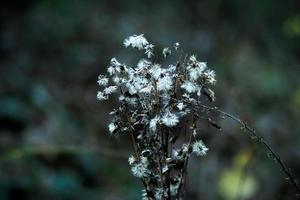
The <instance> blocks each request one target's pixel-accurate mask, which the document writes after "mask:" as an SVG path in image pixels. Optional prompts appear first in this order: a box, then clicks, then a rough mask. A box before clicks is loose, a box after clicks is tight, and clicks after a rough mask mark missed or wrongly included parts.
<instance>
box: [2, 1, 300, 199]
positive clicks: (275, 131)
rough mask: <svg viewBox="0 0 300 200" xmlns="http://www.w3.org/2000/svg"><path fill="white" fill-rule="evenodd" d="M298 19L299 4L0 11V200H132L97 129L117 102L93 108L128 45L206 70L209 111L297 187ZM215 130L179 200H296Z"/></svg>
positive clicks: (118, 159)
mask: <svg viewBox="0 0 300 200" xmlns="http://www.w3.org/2000/svg"><path fill="white" fill-rule="evenodd" d="M299 11H300V2H299V1H297V0H285V1H275V0H274V1H271V0H256V1H239V0H227V1H225V0H224V1H222V0H207V1H192V0H185V1H184V0H182V1H180V0H172V1H171V0H170V1H158V0H151V1H150V0H149V1H141V0H131V1H125V0H123V1H122V0H119V1H116V0H110V1H109V0H103V1H101V0H99V1H96V0H81V1H79V0H27V1H15V0H10V1H1V3H0V152H1V154H0V169H1V170H0V199H18V200H20V199H43V200H47V199H64V200H71V199H91V200H93V199H108V200H118V199H130V200H134V199H140V198H141V197H140V193H141V192H140V190H141V184H140V182H139V181H138V180H137V179H135V178H133V177H132V176H131V174H130V171H129V170H130V169H129V167H128V165H127V156H128V155H129V152H130V149H131V148H130V147H131V146H130V142H129V140H128V139H129V138H128V136H126V135H124V136H121V137H120V138H119V139H118V140H113V139H112V138H110V137H109V136H108V131H107V128H106V126H107V123H108V122H109V116H108V113H109V111H110V110H111V109H112V108H113V106H114V104H116V103H117V101H110V102H109V103H100V102H98V101H97V100H96V93H97V90H98V86H97V83H96V81H97V76H98V74H100V73H104V72H105V70H106V66H107V65H108V63H109V60H110V58H111V57H117V58H119V59H120V60H124V61H128V60H132V58H133V57H135V56H137V55H139V54H135V53H134V54H132V53H133V52H134V51H131V50H127V49H125V48H123V47H122V41H123V39H124V38H125V37H127V36H129V35H132V34H135V33H137V34H139V33H144V34H145V36H146V37H147V39H148V40H149V41H150V42H152V43H154V44H156V45H157V47H158V48H162V47H165V46H168V45H171V44H172V43H173V42H177V41H178V42H180V43H181V44H182V47H183V49H185V50H186V51H187V52H188V53H192V52H193V53H195V54H197V56H198V58H199V60H201V61H206V62H208V65H209V66H210V67H211V68H212V69H214V70H215V71H216V73H217V80H218V82H217V85H216V86H215V91H216V97H217V101H216V104H217V106H219V107H221V108H222V109H223V110H225V111H228V112H231V113H234V114H237V115H238V116H240V117H241V118H242V119H244V120H245V121H247V122H248V123H249V124H251V125H252V126H253V127H255V129H257V131H258V132H259V134H261V135H263V136H264V137H265V138H266V140H267V141H268V142H269V143H270V144H271V146H273V147H274V149H275V150H276V151H277V152H278V153H279V154H280V155H281V157H282V159H283V160H284V161H285V162H286V163H287V164H288V166H289V167H291V169H292V172H293V174H294V175H295V177H298V178H300V146H299V144H300V135H299V133H300V124H299V118H300V65H299V64H300V12H299ZM220 123H221V125H222V127H223V131H222V132H221V133H220V132H218V131H217V130H215V129H213V128H211V127H208V126H207V124H205V123H203V125H202V127H201V133H200V137H201V138H202V139H203V140H204V141H205V143H206V144H207V145H208V147H209V148H210V151H209V153H208V155H207V156H206V157H205V158H201V159H196V158H194V157H193V159H192V160H191V163H190V168H189V181H188V189H187V198H186V199H201V200H214V199H221V200H222V199H224V200H238V199H261V200H268V199H270V200H271V199H272V200H274V199H276V200H277V199H281V200H283V199H295V192H296V191H295V190H294V188H293V187H292V186H291V184H289V183H288V182H287V181H286V180H285V177H284V174H283V173H282V172H281V171H280V169H279V167H278V166H277V165H276V163H274V162H273V161H272V159H270V158H268V156H267V153H266V151H265V150H264V149H263V148H262V147H261V145H259V144H257V142H255V141H253V140H251V139H250V138H249V137H248V136H247V135H246V134H244V133H243V132H242V131H240V128H239V127H238V126H237V125H235V124H234V123H232V122H231V121H227V120H223V121H221V122H220ZM247 158H249V162H244V161H243V160H246V161H247ZM226 174H227V175H226ZM228 174H230V175H228ZM228 177H230V178H228ZM249 177H250V178H249ZM232 179H233V180H235V181H236V180H238V181H236V183H238V184H233V183H232ZM249 179H251V180H249ZM249 184H250V186H249ZM243 187H245V188H246V189H241V188H243ZM247 188H248V189H247ZM249 188H250V189H249ZM251 188H252V189H253V188H254V189H253V190H251ZM242 190H245V192H242ZM249 191H250V192H249ZM247 192H248V195H246V196H245V195H242V194H241V193H247Z"/></svg>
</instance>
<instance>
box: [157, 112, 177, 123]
mask: <svg viewBox="0 0 300 200" xmlns="http://www.w3.org/2000/svg"><path fill="white" fill-rule="evenodd" d="M161 120H162V122H163V123H164V124H165V125H166V126H169V127H172V126H176V125H177V124H178V123H179V119H178V116H177V115H176V114H174V113H171V112H167V113H165V114H164V115H163V117H162V119H161Z"/></svg>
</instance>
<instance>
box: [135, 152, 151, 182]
mask: <svg viewBox="0 0 300 200" xmlns="http://www.w3.org/2000/svg"><path fill="white" fill-rule="evenodd" d="M148 164H149V162H148V159H147V158H146V157H141V158H140V162H139V163H136V164H134V165H133V166H132V167H131V171H132V174H133V175H134V176H136V177H138V178H142V177H145V176H147V175H148V173H147V171H148V169H147V167H148Z"/></svg>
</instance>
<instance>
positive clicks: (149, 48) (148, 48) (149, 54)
mask: <svg viewBox="0 0 300 200" xmlns="http://www.w3.org/2000/svg"><path fill="white" fill-rule="evenodd" d="M153 48H154V45H153V44H149V45H147V46H146V47H145V54H146V55H147V57H148V58H151V57H152V56H153V55H154V53H153Z"/></svg>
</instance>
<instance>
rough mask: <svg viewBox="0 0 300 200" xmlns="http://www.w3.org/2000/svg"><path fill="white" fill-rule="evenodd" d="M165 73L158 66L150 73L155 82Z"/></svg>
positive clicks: (153, 67)
mask: <svg viewBox="0 0 300 200" xmlns="http://www.w3.org/2000/svg"><path fill="white" fill-rule="evenodd" d="M163 71H164V70H163V69H162V68H161V67H160V65H158V64H154V65H153V66H152V67H151V69H150V73H151V75H152V77H153V78H154V79H155V80H157V79H158V78H159V77H160V75H161V74H162V73H163Z"/></svg>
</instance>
